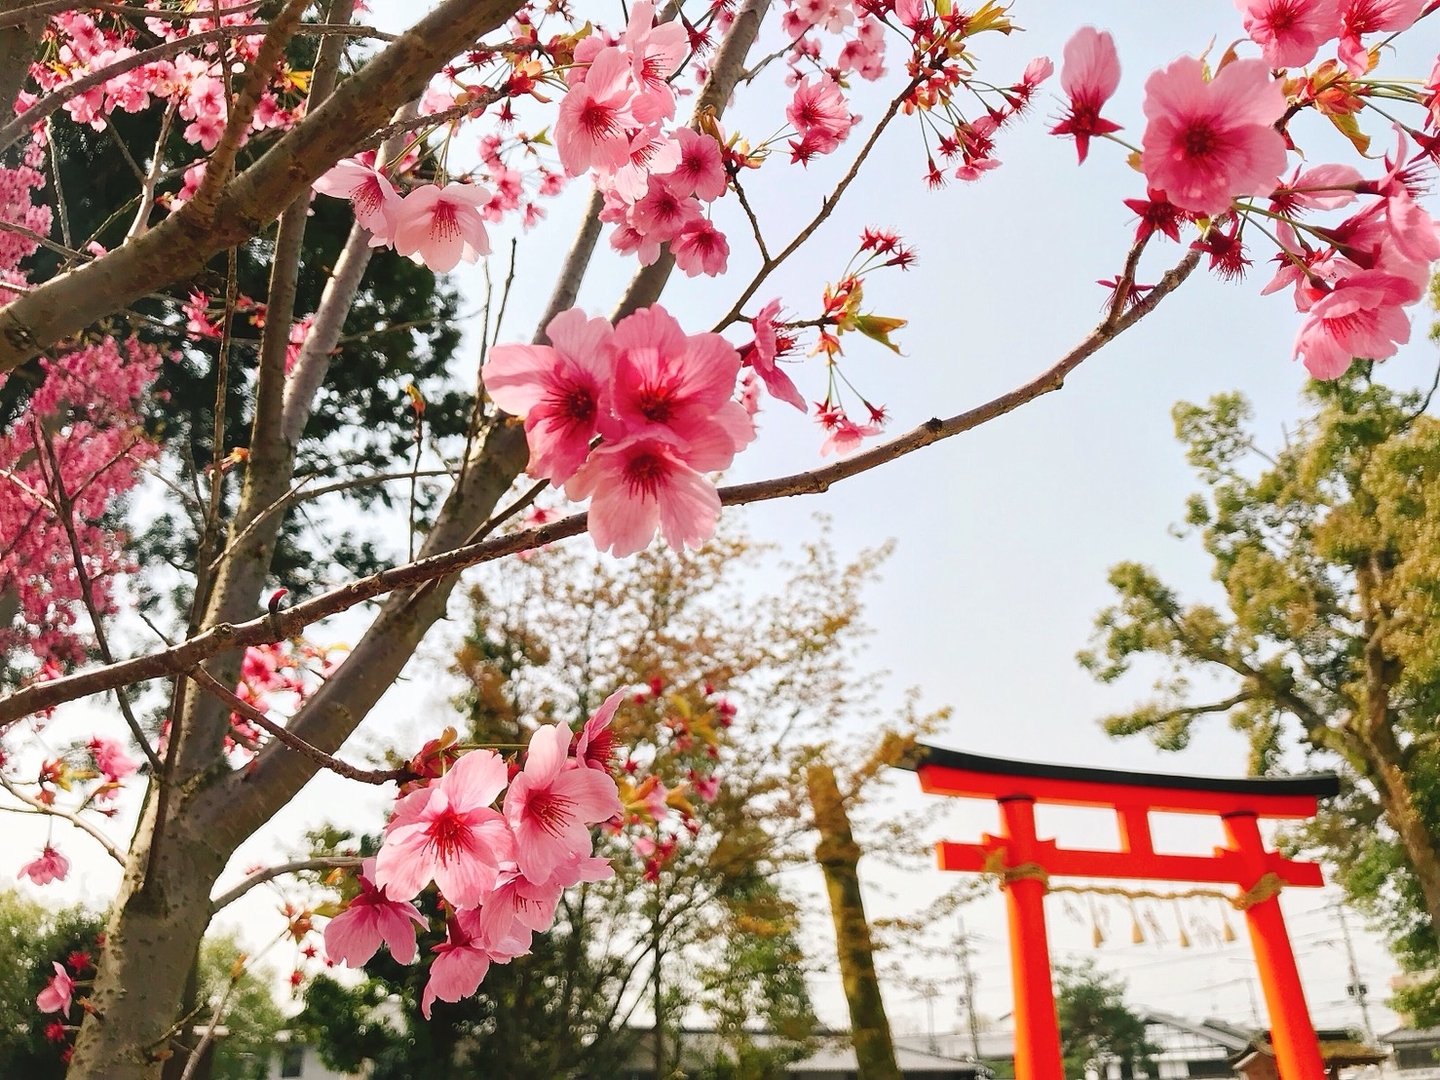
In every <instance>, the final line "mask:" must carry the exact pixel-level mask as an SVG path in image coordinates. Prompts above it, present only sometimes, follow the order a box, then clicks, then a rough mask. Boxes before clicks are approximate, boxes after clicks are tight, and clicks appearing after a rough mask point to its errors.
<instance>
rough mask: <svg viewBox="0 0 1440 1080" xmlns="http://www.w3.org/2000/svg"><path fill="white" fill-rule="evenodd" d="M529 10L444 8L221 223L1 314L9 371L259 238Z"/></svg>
mask: <svg viewBox="0 0 1440 1080" xmlns="http://www.w3.org/2000/svg"><path fill="white" fill-rule="evenodd" d="M519 5H520V0H442V2H441V3H440V4H439V5H438V6H437V7H436V8H435V9H434V10H432V11H431V12H430V13H429V14H428V15H426V16H425V17H424V18H422V19H420V20H419V21H418V22H417V23H416V24H415V25H414V26H412V27H411V28H410V29H409V30H407V31H406V32H405V33H404V34H402V35H401V36H400V38H399V39H397V40H396V41H395V42H394V43H393V44H392V45H390V46H389V47H388V48H386V49H385V50H383V51H382V52H381V53H380V54H379V55H377V56H376V57H375V58H374V59H373V60H371V61H370V62H369V63H367V64H366V65H365V66H364V67H362V68H361V69H360V71H359V72H358V73H356V75H355V76H354V77H353V78H350V79H347V80H346V81H345V82H344V83H343V84H341V85H340V87H339V88H338V89H337V90H336V91H335V93H334V94H332V95H331V96H330V98H329V99H328V100H327V101H326V102H325V104H324V105H322V106H321V107H320V108H318V109H316V110H315V111H314V112H312V113H309V114H307V115H306V116H305V118H304V119H303V120H301V121H300V123H298V124H296V125H295V126H294V127H293V128H291V129H290V130H289V131H288V132H287V133H286V134H285V135H283V136H282V137H281V138H280V139H278V140H277V141H276V142H275V143H273V144H272V145H271V146H270V147H269V149H268V150H266V152H265V153H264V154H263V155H261V157H260V158H259V160H257V161H256V162H255V163H254V164H252V165H251V166H250V167H249V168H247V169H246V170H245V171H244V172H243V173H241V174H239V175H238V176H236V177H234V178H233V179H232V180H231V181H230V182H229V183H228V184H226V186H225V188H224V190H223V191H222V192H221V195H220V199H219V202H218V204H217V206H216V208H215V210H214V212H213V213H211V214H206V213H203V212H202V208H200V207H197V206H195V205H194V200H191V201H190V202H189V203H186V205H185V206H183V207H181V209H180V210H179V211H178V212H176V213H174V214H171V215H170V216H169V217H167V218H166V219H165V220H164V221H162V222H160V223H159V224H157V225H155V226H154V227H153V228H151V229H149V230H147V231H146V232H145V233H144V234H143V235H142V236H139V237H136V239H135V240H134V241H132V242H131V243H128V244H126V245H125V246H124V247H122V248H120V249H119V250H117V251H113V252H110V253H109V254H108V255H105V256H103V257H101V258H99V259H96V260H95V261H94V262H91V263H88V264H87V265H85V266H82V267H79V268H77V269H75V270H72V271H69V272H67V273H64V274H60V275H58V276H56V277H54V278H52V279H50V280H49V281H47V282H46V283H45V284H43V285H41V286H39V287H37V288H35V289H33V290H31V291H30V292H28V293H26V294H25V295H23V296H21V297H18V298H17V299H15V300H13V301H11V302H10V303H9V304H7V305H6V306H5V307H4V308H3V309H0V371H9V370H11V369H12V368H14V367H16V366H17V365H19V364H21V363H23V362H24V361H26V360H28V359H30V357H32V356H35V355H36V354H38V353H39V352H40V351H41V350H43V349H44V348H46V347H47V346H49V345H50V344H51V343H53V342H55V341H58V340H60V339H61V338H63V337H65V336H66V335H68V334H73V333H75V332H76V331H78V330H80V329H82V328H83V327H85V326H88V325H90V324H91V323H92V322H94V321H95V320H96V319H98V318H101V317H103V316H105V315H108V314H110V313H112V312H114V311H118V310H120V309H121V308H123V307H125V306H126V305H127V304H128V303H129V302H131V301H132V300H134V299H136V298H138V297H141V296H145V295H148V294H149V293H151V292H154V291H156V290H157V289H160V288H162V287H164V286H165V285H167V284H169V283H171V282H173V281H176V280H179V279H181V278H184V277H186V276H188V275H190V274H193V273H196V272H197V271H199V270H200V269H201V268H202V267H203V266H204V265H205V264H206V262H207V261H208V260H209V259H210V257H211V256H212V255H214V254H215V253H217V252H219V251H223V250H225V249H226V248H228V247H230V246H232V245H234V244H240V243H244V242H247V241H248V240H250V239H251V238H253V237H254V236H255V235H257V234H258V233H259V232H260V231H261V230H262V229H263V228H264V227H265V225H266V224H267V223H268V222H270V221H273V220H274V218H275V217H276V215H277V214H278V213H279V212H280V211H281V210H282V209H284V208H285V207H286V206H289V205H290V203H291V202H293V201H294V200H295V198H296V197H297V196H299V195H300V194H301V193H302V192H303V191H304V190H305V189H306V188H307V187H309V186H310V185H311V184H312V183H313V182H314V180H315V179H316V178H317V177H319V176H321V175H322V174H323V173H325V172H326V171H327V170H328V169H329V168H330V167H331V166H332V165H334V164H335V163H336V162H337V161H339V160H340V158H342V157H344V156H345V155H346V154H347V153H349V152H350V151H351V150H352V149H353V148H354V147H355V145H356V144H357V143H359V142H362V141H363V140H364V139H365V137H366V136H367V135H368V134H369V133H370V132H372V131H373V130H374V129H375V128H376V127H378V126H379V125H381V124H382V123H384V122H385V121H387V120H388V119H389V116H390V114H391V112H392V111H393V110H394V107H395V104H396V103H397V102H402V101H408V100H410V99H411V98H414V97H415V96H417V95H418V94H419V93H420V92H421V91H422V90H423V89H424V88H425V86H426V84H427V83H428V82H429V80H430V77H431V75H433V74H434V73H435V72H436V71H438V70H439V69H440V68H441V67H442V66H444V65H445V64H446V63H447V62H448V61H449V60H450V59H451V58H452V57H453V56H454V55H455V54H456V53H457V52H460V51H462V50H463V49H464V48H465V47H466V46H467V45H468V44H469V43H471V42H473V41H474V40H476V39H477V38H479V37H481V36H483V35H484V34H487V33H489V32H490V31H492V30H494V29H496V28H497V27H499V26H501V25H503V23H504V21H505V20H506V19H508V18H509V17H510V16H511V15H513V14H514V12H515V11H516V10H517V8H518V7H519ZM187 40H190V41H193V40H194V39H187ZM47 100H48V99H47ZM0 130H3V129H0Z"/></svg>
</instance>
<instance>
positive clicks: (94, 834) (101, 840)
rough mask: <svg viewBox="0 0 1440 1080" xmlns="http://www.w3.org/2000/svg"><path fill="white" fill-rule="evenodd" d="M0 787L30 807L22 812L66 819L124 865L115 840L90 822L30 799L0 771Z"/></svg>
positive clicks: (66, 811) (122, 856)
mask: <svg viewBox="0 0 1440 1080" xmlns="http://www.w3.org/2000/svg"><path fill="white" fill-rule="evenodd" d="M0 787H3V788H4V789H5V790H6V791H8V792H9V793H10V794H11V795H13V796H15V798H17V799H19V800H20V801H21V802H22V803H24V804H25V805H26V806H28V807H30V810H28V811H22V812H24V813H34V814H49V815H50V816H51V817H57V818H59V819H60V820H61V821H68V822H69V823H70V824H71V825H74V826H75V828H77V829H79V830H80V831H81V832H83V833H87V834H88V835H89V836H90V838H91V839H92V840H94V841H95V842H96V843H97V844H99V845H100V846H101V847H102V848H104V849H105V854H107V855H109V856H110V857H111V858H112V859H114V860H115V861H116V862H117V863H119V864H120V865H121V866H124V865H125V856H124V855H122V854H120V849H119V848H118V847H116V846H115V842H114V841H113V840H111V839H110V838H109V837H108V836H106V835H105V834H104V833H103V832H101V831H100V830H99V829H97V828H96V827H95V826H94V825H92V824H91V823H90V822H88V821H86V820H85V819H84V818H82V817H81V816H80V815H79V814H72V813H71V812H70V811H69V810H61V809H60V808H59V807H58V806H46V805H45V804H44V803H42V802H41V801H40V800H39V799H32V798H31V797H30V796H29V795H26V794H25V793H24V792H23V791H21V790H20V789H19V788H17V787H16V786H15V785H14V784H13V783H12V782H11V780H10V778H9V777H8V776H6V775H5V774H4V773H0ZM6 809H12V808H11V807H4V806H0V810H6Z"/></svg>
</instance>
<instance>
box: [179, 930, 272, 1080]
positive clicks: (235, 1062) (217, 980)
mask: <svg viewBox="0 0 1440 1080" xmlns="http://www.w3.org/2000/svg"><path fill="white" fill-rule="evenodd" d="M273 985H274V977H273V973H272V972H271V971H270V970H269V969H268V968H267V967H264V966H259V967H257V966H255V965H254V964H252V963H250V962H249V960H248V958H247V957H245V955H244V950H242V949H241V947H240V944H239V942H237V941H236V940H235V939H234V938H233V937H211V938H207V939H206V940H205V943H204V945H202V946H201V947H200V967H199V997H198V1000H199V1001H202V1002H205V1003H206V1005H207V1006H208V1008H203V1007H202V1009H201V1012H200V1020H201V1022H202V1024H203V1023H204V1022H205V1021H208V1020H209V1019H210V1017H211V1016H213V1015H214V1009H215V1007H216V1005H217V1004H220V1003H221V1002H223V1003H224V1008H223V1010H222V1012H221V1014H220V1023H221V1024H223V1025H224V1027H225V1035H224V1037H223V1038H220V1039H218V1040H216V1043H215V1058H214V1061H213V1063H212V1065H211V1072H210V1076H211V1078H212V1080H265V1077H266V1076H268V1075H269V1065H270V1057H271V1055H272V1054H273V1053H274V1052H275V1047H276V1040H275V1036H276V1035H277V1034H279V1033H280V1031H282V1030H283V1029H284V1028H285V1027H286V1026H287V1021H286V1018H285V1014H284V1013H283V1012H281V1010H280V1006H279V1005H278V1004H277V1003H276V1001H275V995H274V993H273V992H272V990H271V987H272V986H273Z"/></svg>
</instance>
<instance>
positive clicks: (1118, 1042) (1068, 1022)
mask: <svg viewBox="0 0 1440 1080" xmlns="http://www.w3.org/2000/svg"><path fill="white" fill-rule="evenodd" d="M1055 1009H1056V1011H1057V1013H1058V1014H1059V1018H1060V1052H1061V1054H1062V1055H1063V1058H1064V1061H1065V1075H1066V1076H1070V1077H1076V1078H1081V1077H1085V1076H1087V1075H1089V1074H1090V1073H1091V1072H1097V1073H1098V1074H1099V1075H1100V1076H1101V1077H1102V1078H1103V1077H1105V1076H1106V1075H1107V1072H1106V1070H1107V1066H1108V1065H1109V1064H1110V1063H1111V1062H1118V1063H1119V1067H1120V1075H1121V1076H1122V1077H1124V1078H1126V1080H1128V1078H1129V1077H1131V1076H1134V1075H1135V1073H1136V1072H1137V1071H1142V1072H1144V1073H1146V1074H1147V1075H1150V1076H1153V1075H1155V1068H1154V1064H1155V1063H1154V1061H1153V1060H1152V1059H1153V1057H1154V1055H1156V1054H1158V1053H1159V1052H1160V1051H1159V1049H1158V1048H1157V1047H1155V1046H1152V1045H1151V1044H1150V1042H1149V1041H1148V1040H1147V1039H1146V1038H1145V1024H1144V1022H1143V1021H1142V1020H1141V1019H1140V1018H1139V1017H1138V1016H1136V1015H1135V1014H1134V1013H1133V1012H1131V1011H1130V1010H1129V1009H1128V1008H1126V1006H1125V981H1124V980H1123V979H1121V978H1120V977H1119V976H1117V975H1111V974H1108V973H1106V972H1103V971H1100V970H1098V969H1097V968H1096V967H1095V963H1094V961H1091V960H1086V961H1084V962H1083V963H1078V964H1061V965H1058V966H1057V967H1056V968H1055Z"/></svg>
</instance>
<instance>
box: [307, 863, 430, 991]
mask: <svg viewBox="0 0 1440 1080" xmlns="http://www.w3.org/2000/svg"><path fill="white" fill-rule="evenodd" d="M374 877H375V860H374V859H366V860H365V864H364V866H363V868H362V869H361V871H360V892H359V894H357V895H356V897H355V898H354V899H353V900H351V901H350V906H349V907H347V908H346V909H345V910H344V911H342V912H341V913H340V914H339V915H336V916H335V917H334V918H332V919H331V920H330V922H329V923H328V924H327V925H326V927H325V953H326V955H328V956H329V957H330V959H331V960H336V961H339V962H340V963H342V964H345V965H346V966H347V967H352V968H358V967H363V966H364V965H365V964H366V962H367V961H369V959H370V958H371V957H372V956H374V955H375V953H376V951H377V950H378V949H379V948H380V943H381V942H382V941H383V942H384V943H385V947H386V948H388V949H389V950H390V955H391V956H393V957H394V958H395V961H396V963H400V964H413V963H414V962H415V955H416V948H415V927H416V926H420V927H425V926H427V925H428V923H427V922H426V921H425V916H423V915H421V914H420V912H419V911H418V910H417V909H416V907H415V905H414V904H412V903H409V902H408V901H404V900H391V899H390V898H389V897H388V896H386V895H385V892H384V890H383V889H379V888H377V887H376V886H375V883H374Z"/></svg>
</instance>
